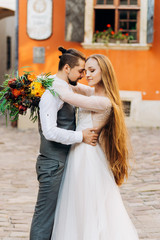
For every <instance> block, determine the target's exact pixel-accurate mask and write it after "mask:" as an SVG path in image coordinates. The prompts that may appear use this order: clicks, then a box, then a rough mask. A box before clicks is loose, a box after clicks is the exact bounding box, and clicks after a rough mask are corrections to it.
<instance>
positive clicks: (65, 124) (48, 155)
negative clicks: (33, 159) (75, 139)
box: [38, 103, 75, 162]
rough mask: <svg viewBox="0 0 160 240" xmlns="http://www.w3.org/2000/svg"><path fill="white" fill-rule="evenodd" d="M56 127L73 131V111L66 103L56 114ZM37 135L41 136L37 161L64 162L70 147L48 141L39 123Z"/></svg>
mask: <svg viewBox="0 0 160 240" xmlns="http://www.w3.org/2000/svg"><path fill="white" fill-rule="evenodd" d="M57 127H58V128H63V129H67V130H75V110H74V107H73V106H71V105H69V104H68V103H64V104H63V107H62V108H61V109H60V110H59V111H58V114H57ZM39 133H40V136H41V144H40V155H39V156H38V159H48V160H52V159H55V160H58V161H61V162H65V160H66V156H67V154H68V151H69V148H70V145H64V144H61V143H57V142H53V141H48V140H47V139H46V138H45V137H44V135H43V133H42V129H41V125H40V121H39Z"/></svg>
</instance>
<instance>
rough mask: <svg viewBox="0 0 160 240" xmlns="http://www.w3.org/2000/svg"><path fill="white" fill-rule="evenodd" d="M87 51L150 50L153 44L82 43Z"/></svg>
mask: <svg viewBox="0 0 160 240" xmlns="http://www.w3.org/2000/svg"><path fill="white" fill-rule="evenodd" d="M81 45H82V47H83V48H85V49H113V50H149V49H150V48H151V47H152V44H141V43H119V44H118V43H107V44H106V43H85V42H83V43H81Z"/></svg>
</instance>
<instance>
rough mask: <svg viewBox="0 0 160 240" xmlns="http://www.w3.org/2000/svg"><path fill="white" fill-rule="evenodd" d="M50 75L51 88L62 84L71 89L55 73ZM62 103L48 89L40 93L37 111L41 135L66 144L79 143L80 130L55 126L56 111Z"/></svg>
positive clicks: (81, 137) (80, 138) (80, 139)
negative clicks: (51, 78) (51, 79)
mask: <svg viewBox="0 0 160 240" xmlns="http://www.w3.org/2000/svg"><path fill="white" fill-rule="evenodd" d="M51 77H53V78H54V81H53V84H52V87H51V89H54V90H55V91H56V87H58V88H59V87H60V86H62V87H63V88H64V87H65V88H68V89H69V90H70V91H72V89H71V88H70V86H69V84H68V83H67V82H66V81H64V80H62V79H60V78H58V77H57V76H56V75H53V76H51ZM63 104H64V101H62V100H61V99H60V98H59V97H58V96H53V95H52V93H51V92H50V91H49V90H46V91H45V92H44V94H43V95H42V97H41V100H40V103H39V109H40V110H39V112H40V122H41V128H42V132H43V135H44V137H45V138H46V139H47V140H49V141H54V142H59V143H62V144H66V145H70V144H74V143H80V142H82V139H83V135H82V131H71V130H66V129H62V128H58V127H57V113H58V111H59V110H60V109H61V108H62V107H63Z"/></svg>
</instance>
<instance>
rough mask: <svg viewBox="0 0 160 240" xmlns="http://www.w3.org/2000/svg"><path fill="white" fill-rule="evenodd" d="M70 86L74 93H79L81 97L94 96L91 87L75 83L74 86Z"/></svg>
mask: <svg viewBox="0 0 160 240" xmlns="http://www.w3.org/2000/svg"><path fill="white" fill-rule="evenodd" d="M70 86H71V88H72V90H73V91H74V92H75V93H79V94H82V95H85V96H91V95H93V94H94V88H93V87H90V86H86V85H84V84H81V83H77V85H76V86H72V85H70Z"/></svg>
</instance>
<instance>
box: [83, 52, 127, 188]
mask: <svg viewBox="0 0 160 240" xmlns="http://www.w3.org/2000/svg"><path fill="white" fill-rule="evenodd" d="M89 58H94V59H95V60H97V62H98V64H99V66H100V68H101V71H102V82H103V85H104V88H105V90H106V93H107V96H108V98H109V99H110V101H111V103H112V110H111V114H110V117H109V120H108V121H107V122H106V125H105V126H104V127H103V129H102V131H101V139H102V140H103V144H104V148H105V153H106V155H107V159H108V160H109V163H110V167H111V170H112V172H113V175H114V178H115V181H116V183H117V185H121V184H122V183H123V181H124V179H127V178H128V167H129V164H128V145H127V137H128V134H127V129H126V125H125V119H124V112H123V107H122V102H121V99H120V95H119V87H118V83H117V79H116V75H115V71H114V69H113V66H112V64H111V62H110V60H109V59H108V58H107V57H106V56H104V55H101V54H94V55H91V56H90V57H89ZM89 58H88V59H89ZM88 59H87V60H88Z"/></svg>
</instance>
